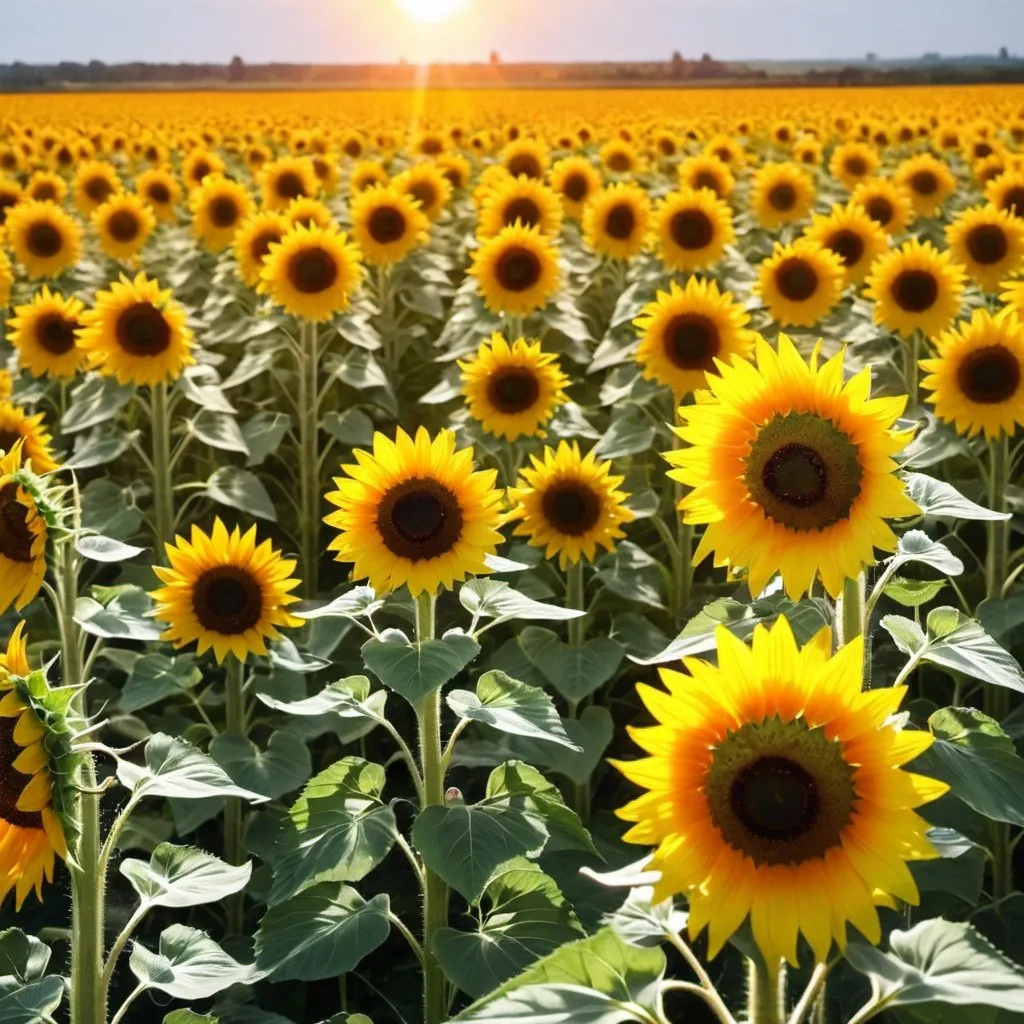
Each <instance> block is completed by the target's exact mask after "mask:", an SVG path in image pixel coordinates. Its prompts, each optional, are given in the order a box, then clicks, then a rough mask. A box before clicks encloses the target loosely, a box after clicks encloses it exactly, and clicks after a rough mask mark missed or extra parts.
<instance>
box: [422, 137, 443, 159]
mask: <svg viewBox="0 0 1024 1024" xmlns="http://www.w3.org/2000/svg"><path fill="white" fill-rule="evenodd" d="M443 148H444V147H443V146H442V145H441V140H440V139H424V140H423V142H421V143H420V152H421V153H423V154H424V155H425V156H437V154H438V153H440V152H441V150H442V149H443Z"/></svg>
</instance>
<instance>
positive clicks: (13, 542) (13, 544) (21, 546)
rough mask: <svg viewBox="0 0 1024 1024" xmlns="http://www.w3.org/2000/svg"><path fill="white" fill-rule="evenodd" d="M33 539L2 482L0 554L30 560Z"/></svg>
mask: <svg viewBox="0 0 1024 1024" xmlns="http://www.w3.org/2000/svg"><path fill="white" fill-rule="evenodd" d="M15 440H17V438H15ZM8 443H10V442H8ZM34 539H35V538H34V536H33V534H32V530H31V529H30V528H29V525H28V508H27V507H26V506H25V505H22V503H21V502H20V501H18V485H17V484H16V483H15V482H14V481H11V483H9V484H4V485H3V487H0V555H3V556H4V557H5V558H9V559H10V560H11V561H12V562H31V561H32V542H33V540H34ZM0 721H4V719H0Z"/></svg>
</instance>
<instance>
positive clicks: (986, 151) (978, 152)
mask: <svg viewBox="0 0 1024 1024" xmlns="http://www.w3.org/2000/svg"><path fill="white" fill-rule="evenodd" d="M991 155H992V147H991V146H990V145H989V144H988V143H987V142H976V143H975V144H974V156H975V158H976V159H978V160H984V159H985V157H987V156H991Z"/></svg>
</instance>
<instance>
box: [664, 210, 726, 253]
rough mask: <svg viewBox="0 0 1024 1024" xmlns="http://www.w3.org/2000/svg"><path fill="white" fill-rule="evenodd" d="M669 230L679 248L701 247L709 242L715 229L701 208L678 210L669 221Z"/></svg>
mask: <svg viewBox="0 0 1024 1024" xmlns="http://www.w3.org/2000/svg"><path fill="white" fill-rule="evenodd" d="M669 232H670V234H671V235H672V241H673V242H675V243H676V245H678V246H679V248H680V249H703V248H704V247H705V246H706V245H710V244H711V239H712V238H713V237H714V234H715V229H714V226H713V225H712V223H711V218H710V217H708V215H707V214H706V213H705V212H704V211H703V210H680V211H679V212H678V213H677V214H675V215H674V216H673V217H672V220H671V221H670V222H669Z"/></svg>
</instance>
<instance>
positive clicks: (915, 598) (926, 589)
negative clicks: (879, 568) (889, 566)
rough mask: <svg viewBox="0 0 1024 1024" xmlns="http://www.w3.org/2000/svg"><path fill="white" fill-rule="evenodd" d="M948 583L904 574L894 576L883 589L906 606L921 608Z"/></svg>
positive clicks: (887, 594)
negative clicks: (915, 578) (909, 577)
mask: <svg viewBox="0 0 1024 1024" xmlns="http://www.w3.org/2000/svg"><path fill="white" fill-rule="evenodd" d="M947 585H948V584H947V583H946V581H945V580H910V579H906V578H905V577H903V576H893V578H892V579H891V580H889V582H888V583H886V585H885V586H884V587H883V588H882V590H883V592H884V593H885V595H886V596H887V597H891V598H892V599H893V600H894V601H896V602H898V603H899V604H901V605H903V606H904V607H906V608H920V607H921V605H923V604H927V603H928V602H929V601H931V600H932V599H933V598H935V597H936V596H937V595H938V594H939V592H940V591H942V590H943V589H944V588H945V587H946V586H947Z"/></svg>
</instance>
